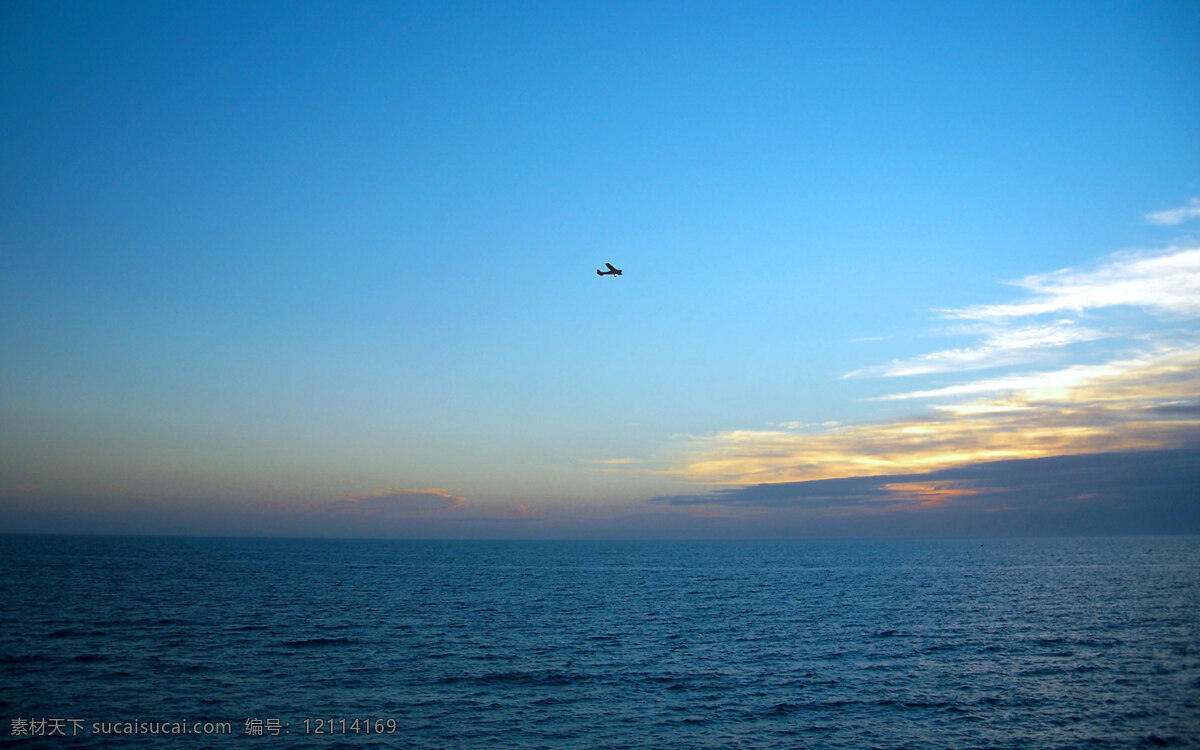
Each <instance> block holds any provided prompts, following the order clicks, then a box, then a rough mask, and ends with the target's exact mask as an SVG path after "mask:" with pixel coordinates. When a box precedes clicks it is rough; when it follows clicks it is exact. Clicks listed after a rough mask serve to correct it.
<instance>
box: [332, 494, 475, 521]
mask: <svg viewBox="0 0 1200 750" xmlns="http://www.w3.org/2000/svg"><path fill="white" fill-rule="evenodd" d="M466 502H467V501H466V498H462V497H458V496H457V495H452V494H450V492H449V491H448V490H446V489H443V488H440V487H430V488H427V489H419V490H402V489H377V490H375V491H374V492H371V493H369V494H367V495H343V496H342V497H340V498H338V499H337V500H335V501H332V502H329V503H324V504H318V506H317V509H319V510H324V511H328V512H330V513H337V514H366V515H376V516H382V517H397V516H400V517H402V516H419V515H428V514H432V513H441V512H443V511H448V510H454V509H455V508H459V507H462V506H463V505H464V504H465V503H466Z"/></svg>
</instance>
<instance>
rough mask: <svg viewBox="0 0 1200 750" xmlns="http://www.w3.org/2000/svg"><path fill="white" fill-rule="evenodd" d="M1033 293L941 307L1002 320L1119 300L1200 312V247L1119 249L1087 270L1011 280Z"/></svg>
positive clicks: (1152, 308)
mask: <svg viewBox="0 0 1200 750" xmlns="http://www.w3.org/2000/svg"><path fill="white" fill-rule="evenodd" d="M1012 284H1013V285H1015V286H1018V287H1021V288H1023V289H1027V290H1029V291H1031V292H1033V293H1034V297H1033V298H1031V299H1027V300H1022V301H1019V302H1013V303H1010V304H1000V305H975V306H972V307H965V308H959V309H950V310H943V311H942V312H943V314H944V315H945V316H946V317H948V318H960V319H967V320H985V321H1002V320H1007V319H1013V318H1022V317H1029V316H1033V315H1044V314H1061V313H1064V312H1066V313H1076V314H1082V313H1085V312H1088V311H1092V310H1099V309H1104V308H1112V307H1118V306H1126V307H1137V308H1141V309H1143V310H1146V311H1148V312H1152V313H1156V314H1170V315H1176V316H1188V317H1193V316H1196V315H1200V247H1171V248H1167V249H1166V250H1162V251H1158V252H1134V251H1130V252H1123V253H1117V254H1115V255H1113V256H1111V257H1110V258H1109V259H1108V262H1106V263H1104V264H1102V265H1101V266H1099V267H1098V268H1095V269H1092V270H1088V271H1078V270H1075V269H1063V270H1061V271H1054V272H1052V273H1042V274H1035V275H1032V276H1026V277H1025V278H1023V279H1021V280H1019V281H1015V282H1012Z"/></svg>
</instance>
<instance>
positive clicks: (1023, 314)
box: [665, 247, 1200, 485]
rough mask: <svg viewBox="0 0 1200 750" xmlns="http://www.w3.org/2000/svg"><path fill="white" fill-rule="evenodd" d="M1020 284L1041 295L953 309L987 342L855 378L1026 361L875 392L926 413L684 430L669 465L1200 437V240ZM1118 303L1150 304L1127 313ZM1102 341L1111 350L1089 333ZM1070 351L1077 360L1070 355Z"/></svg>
mask: <svg viewBox="0 0 1200 750" xmlns="http://www.w3.org/2000/svg"><path fill="white" fill-rule="evenodd" d="M1014 285H1015V286H1017V287H1020V288H1022V289H1025V290H1027V291H1028V292H1030V293H1031V294H1030V296H1028V297H1027V298H1025V299H1020V300H1017V301H1014V302H1011V303H1005V304H990V305H975V306H970V307H964V308H956V309H949V310H943V311H942V314H943V315H944V316H945V317H946V318H949V319H953V320H958V321H965V325H966V326H967V328H965V329H961V328H960V329H958V330H956V331H954V333H958V334H961V333H963V332H967V333H974V334H976V335H978V336H979V337H980V341H979V343H978V344H976V345H973V346H967V347H963V348H958V349H943V350H939V351H935V352H932V353H928V354H922V355H918V356H914V357H911V358H908V359H902V360H894V361H892V362H890V363H887V364H883V365H875V366H870V367H864V368H861V369H859V370H855V371H854V372H851V373H848V374H847V375H846V376H845V377H856V378H864V377H889V378H890V377H900V376H920V375H934V374H938V375H945V374H949V373H960V372H962V373H965V372H971V371H978V370H982V369H985V368H994V367H1001V366H1007V367H1010V368H1013V367H1016V366H1021V365H1024V366H1025V370H1024V371H1016V372H1014V371H1010V372H1007V373H1003V374H999V375H993V376H991V377H984V378H975V379H965V380H960V381H959V382H955V383H949V384H946V383H938V384H931V385H929V386H926V387H924V388H912V389H909V390H904V391H898V392H895V393H890V394H886V395H882V396H876V397H874V398H872V399H868V400H874V401H880V402H885V401H888V402H912V403H913V404H914V406H915V407H916V408H917V413H916V414H915V415H914V416H911V417H908V418H903V419H893V420H889V421H883V422H875V423H866V424H856V425H837V426H833V427H815V426H814V427H812V428H809V429H804V430H783V429H779V428H778V427H775V428H771V429H761V430H729V431H724V432H719V433H716V434H710V435H700V436H688V437H686V438H684V439H681V440H678V441H677V442H676V444H675V446H674V452H673V455H674V456H675V460H674V461H671V462H669V465H668V467H667V469H666V470H665V472H666V473H668V474H672V475H674V476H680V477H684V478H686V479H689V480H692V481H695V482H699V483H705V484H726V485H747V484H757V483H770V482H797V481H811V480H820V479H833V478H844V477H868V476H873V475H881V474H889V475H903V474H915V473H920V472H929V471H935V470H941V469H947V468H950V467H955V466H963V465H967V464H971V463H976V462H980V461H995V460H1002V459H1032V458H1040V457H1049V456H1057V455H1077V454H1086V453H1099V452H1106V451H1137V450H1140V451H1145V450H1155V449H1169V448H1176V447H1179V446H1182V445H1190V444H1195V443H1198V442H1200V340H1198V336H1197V332H1196V329H1195V319H1196V318H1197V317H1198V316H1200V248H1198V247H1170V248H1167V249H1164V250H1161V251H1157V252H1147V251H1142V252H1124V253H1118V254H1115V255H1111V256H1109V257H1108V258H1106V259H1105V260H1104V261H1103V262H1101V263H1100V264H1098V265H1097V266H1095V267H1093V268H1091V269H1084V270H1077V269H1064V270H1060V271H1055V272H1053V273H1045V274H1036V275H1031V276H1027V277H1025V278H1023V279H1021V280H1019V281H1017V282H1015V283H1014ZM1118 308H1138V309H1139V310H1141V311H1143V313H1138V314H1137V315H1133V316H1130V315H1128V314H1123V313H1122V314H1118V313H1120V310H1119V309H1118ZM1100 341H1104V342H1105V343H1104V349H1103V350H1102V351H1101V350H1097V349H1096V348H1095V344H1091V345H1089V342H1100ZM1079 347H1083V348H1084V349H1085V350H1086V351H1081V350H1080V348H1079ZM1056 352H1057V353H1058V354H1056V355H1055V356H1053V357H1052V356H1050V355H1051V354H1054V353H1056ZM1069 352H1070V353H1073V354H1072V355H1071V356H1072V358H1073V359H1074V363H1072V364H1064V362H1063V359H1064V358H1066V357H1067V356H1068V353H1069ZM1085 355H1086V356H1085ZM1068 361H1070V360H1068Z"/></svg>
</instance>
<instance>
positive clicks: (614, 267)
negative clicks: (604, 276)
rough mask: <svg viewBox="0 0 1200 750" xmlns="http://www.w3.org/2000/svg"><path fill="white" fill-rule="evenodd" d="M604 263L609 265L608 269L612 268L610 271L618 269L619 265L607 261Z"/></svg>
mask: <svg viewBox="0 0 1200 750" xmlns="http://www.w3.org/2000/svg"><path fill="white" fill-rule="evenodd" d="M604 265H606V266H608V270H610V271H615V270H617V267H616V266H614V265H613V264H612V263H605V264H604Z"/></svg>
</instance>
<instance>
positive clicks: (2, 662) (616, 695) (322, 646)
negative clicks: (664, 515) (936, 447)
mask: <svg viewBox="0 0 1200 750" xmlns="http://www.w3.org/2000/svg"><path fill="white" fill-rule="evenodd" d="M0 560H2V561H3V562H2V567H0V719H2V723H0V745H4V746H9V745H11V746H13V747H38V748H41V747H47V748H69V747H89V748H90V747H98V748H103V747H122V748H124V747H148V748H149V747H153V748H203V747H214V748H223V747H237V748H279V749H280V750H283V749H284V748H318V749H320V750H333V749H334V748H362V747H394V748H477V747H486V748H1141V747H1190V748H1200V537H1195V536H1175V537H1147V538H1129V537H1121V538H1069V539H1006V540H996V539H984V540H979V539H976V540H965V539H955V540H933V541H929V540H921V541H918V540H903V541H794V542H592V541H588V542H573V541H572V542H546V541H538V542H488V541H390V540H322V539H221V538H188V537H104V536H11V535H10V536H0Z"/></svg>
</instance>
